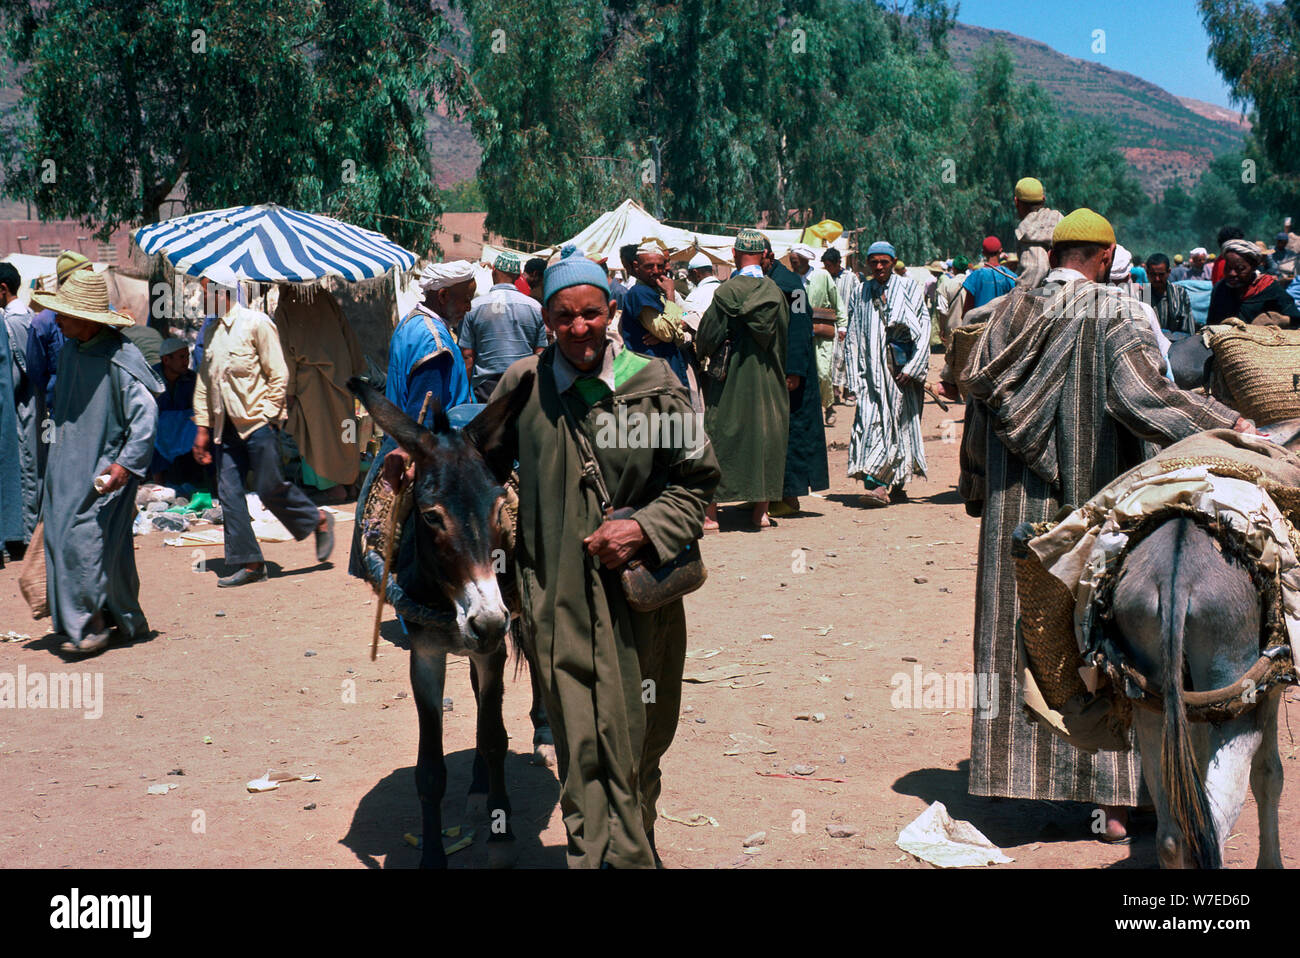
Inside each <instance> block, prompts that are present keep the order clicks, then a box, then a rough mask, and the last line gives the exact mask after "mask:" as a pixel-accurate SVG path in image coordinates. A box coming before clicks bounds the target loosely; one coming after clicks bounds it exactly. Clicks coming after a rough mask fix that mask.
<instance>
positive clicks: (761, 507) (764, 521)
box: [749, 502, 772, 529]
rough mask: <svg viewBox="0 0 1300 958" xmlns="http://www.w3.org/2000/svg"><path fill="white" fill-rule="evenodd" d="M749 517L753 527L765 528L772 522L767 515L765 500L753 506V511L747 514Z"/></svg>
mask: <svg viewBox="0 0 1300 958" xmlns="http://www.w3.org/2000/svg"><path fill="white" fill-rule="evenodd" d="M749 518H750V522H752V523H753V525H754V528H755V529H766V528H767V527H768V526H770V525H771V524H772V520H771V519H769V518H768V517H767V503H766V502H760V503H758V504H757V505H756V506H754V511H753V512H751V513H750V514H749Z"/></svg>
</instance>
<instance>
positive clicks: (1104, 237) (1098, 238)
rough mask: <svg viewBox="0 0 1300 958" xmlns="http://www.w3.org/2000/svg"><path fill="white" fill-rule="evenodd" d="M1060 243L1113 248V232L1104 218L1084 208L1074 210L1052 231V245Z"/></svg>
mask: <svg viewBox="0 0 1300 958" xmlns="http://www.w3.org/2000/svg"><path fill="white" fill-rule="evenodd" d="M1061 243H1100V244H1101V245H1102V246H1113V245H1114V244H1115V230H1114V228H1113V227H1112V226H1111V225H1110V221H1109V220H1107V219H1106V217H1104V216H1102V215H1101V214H1100V213H1094V212H1093V211H1092V210H1090V209H1087V208H1086V207H1085V208H1083V209H1077V210H1075V211H1074V212H1073V213H1071V214H1070V215H1069V216H1067V217H1065V218H1063V219H1062V220H1061V222H1059V223H1057V224H1056V229H1055V230H1053V231H1052V245H1053V246H1057V245H1059V244H1061Z"/></svg>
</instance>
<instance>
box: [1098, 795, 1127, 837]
mask: <svg viewBox="0 0 1300 958" xmlns="http://www.w3.org/2000/svg"><path fill="white" fill-rule="evenodd" d="M1101 810H1102V812H1103V813H1104V814H1105V816H1106V827H1105V829H1104V830H1103V831H1102V833H1101V835H1099V836H1098V838H1099V839H1100V840H1101V841H1103V842H1105V843H1106V844H1108V845H1127V844H1128V842H1129V835H1128V811H1129V810H1128V808H1127V807H1125V806H1123V805H1102V806H1101Z"/></svg>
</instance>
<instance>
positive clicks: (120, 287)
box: [0, 253, 149, 325]
mask: <svg viewBox="0 0 1300 958" xmlns="http://www.w3.org/2000/svg"><path fill="white" fill-rule="evenodd" d="M0 262H5V263H12V264H13V266H14V268H15V269H17V270H18V277H19V279H21V280H22V286H21V288H20V289H19V290H18V298H19V299H20V300H22V301H23V302H24V303H30V302H31V296H32V290H34V289H36V288H37V287H38V286H42V285H43V286H44V287H45V288H46V289H54V286H55V282H56V280H57V275H56V266H57V265H58V258H57V257H54V256H32V255H30V254H28V253H10V254H9V255H8V256H6V257H5V258H4V259H3V260H2V261H0ZM90 268H91V269H93V270H94V271H95V272H96V273H103V274H104V275H105V279H106V280H107V282H108V300H109V302H110V303H111V304H112V306H113V308H114V309H118V310H121V311H122V312H125V313H129V314H130V315H131V317H132V318H133V319H135V321H136V325H144V324H145V323H147V322H148V314H149V283H148V281H147V280H143V279H136V278H135V277H133V276H123V275H122V274H121V273H119V272H118V271H117V270H116V269H114V268H113V267H112V266H109V265H108V264H107V263H93V262H92V263H91V264H90Z"/></svg>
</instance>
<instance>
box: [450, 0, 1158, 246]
mask: <svg viewBox="0 0 1300 958" xmlns="http://www.w3.org/2000/svg"><path fill="white" fill-rule="evenodd" d="M550 2H551V0H540V2H537V3H527V4H522V3H520V2H518V0H462V6H463V8H464V9H465V11H466V25H467V27H468V34H469V35H468V38H467V46H468V48H469V50H470V51H471V52H470V54H469V56H470V58H471V63H472V68H471V69H470V70H469V71H467V73H466V75H465V76H464V78H463V79H464V81H465V83H464V90H462V95H463V96H464V97H465V99H466V101H467V102H469V104H470V107H469V110H468V115H469V116H470V118H471V121H472V122H473V123H474V130H475V134H476V136H477V137H478V138H479V140H480V142H481V143H482V144H483V147H484V157H483V168H482V170H481V172H480V183H481V185H482V187H483V195H484V199H485V202H486V205H487V207H488V226H489V228H492V229H495V230H498V231H500V232H502V233H504V234H506V235H507V236H515V237H519V238H522V239H527V240H533V241H537V242H546V243H549V242H554V241H556V240H557V239H560V238H562V237H564V236H568V235H572V233H573V232H576V231H577V229H579V228H581V227H582V226H583V225H585V223H586V222H588V221H589V220H590V218H591V217H592V216H594V215H595V214H597V213H598V212H600V211H601V210H604V209H608V208H610V207H611V206H612V205H614V204H616V203H617V202H619V201H621V200H622V199H624V198H626V197H627V196H632V197H634V198H636V199H638V200H640V201H641V202H642V203H643V204H644V205H645V206H646V207H647V208H648V209H652V210H653V209H654V207H655V199H656V196H655V188H656V186H661V187H662V199H663V204H664V210H665V215H666V217H667V218H669V219H672V220H676V221H684V222H697V223H703V224H713V227H712V231H715V232H716V231H720V229H721V228H722V227H723V226H737V225H744V224H753V223H757V222H766V223H767V224H768V225H771V226H795V225H805V224H807V223H810V222H814V221H816V220H820V219H823V218H832V219H836V220H839V221H840V222H843V223H845V224H848V225H851V226H854V227H858V228H861V229H862V230H863V234H864V235H865V236H869V237H871V238H876V237H879V236H885V235H887V236H888V237H889V238H890V239H891V240H892V241H893V242H894V243H895V245H897V246H898V247H899V248H900V249H901V250H902V251H903V254H904V256H905V257H907V258H908V259H910V260H917V259H922V258H926V259H928V258H930V257H932V256H935V255H938V254H940V253H942V252H952V251H956V250H960V249H973V248H976V247H977V246H978V242H979V239H980V238H982V237H983V236H984V235H985V234H986V233H989V232H997V233H999V234H1000V235H1002V236H1005V237H1007V238H1008V239H1009V238H1010V234H1011V232H1012V230H1013V228H1014V225H1015V220H1014V209H1013V207H1012V205H1011V193H1012V187H1013V186H1014V184H1015V181H1016V180H1017V179H1018V178H1019V177H1020V176H1023V175H1028V174H1032V175H1037V176H1039V177H1040V178H1042V179H1044V181H1050V182H1052V183H1053V184H1054V186H1053V187H1052V189H1053V192H1054V197H1053V198H1054V199H1055V200H1057V201H1059V202H1061V203H1065V202H1075V201H1077V202H1078V203H1079V204H1080V205H1082V204H1083V203H1087V204H1088V205H1090V206H1093V207H1094V208H1097V209H1099V210H1101V211H1103V212H1107V213H1108V214H1110V215H1123V214H1124V213H1127V212H1131V211H1133V210H1135V209H1136V208H1137V207H1138V206H1139V205H1140V204H1141V201H1142V198H1141V194H1140V192H1139V190H1138V186H1137V184H1136V182H1135V181H1134V180H1133V178H1132V176H1131V174H1129V172H1128V167H1127V164H1126V163H1125V161H1124V159H1123V157H1122V156H1121V155H1120V154H1119V153H1118V151H1117V150H1116V148H1115V141H1114V137H1113V136H1111V135H1109V134H1108V133H1107V132H1106V131H1104V130H1102V129H1100V128H1099V127H1098V126H1097V125H1095V124H1093V125H1089V124H1083V123H1080V122H1076V121H1067V120H1065V119H1063V118H1062V117H1060V116H1059V115H1058V114H1057V112H1056V110H1055V108H1054V106H1053V105H1052V103H1051V101H1050V100H1049V99H1048V97H1047V96H1046V95H1045V94H1044V93H1043V92H1042V91H1041V90H1039V89H1037V88H1036V87H1034V86H1032V85H1021V84H1018V83H1017V82H1016V81H1015V80H1014V77H1013V75H1012V73H1013V71H1012V63H1011V58H1010V55H1009V54H1008V53H1007V52H1006V51H1005V50H999V51H992V52H989V53H987V54H986V55H985V56H984V57H983V58H982V59H981V61H980V65H979V68H978V69H977V71H976V75H975V76H974V77H973V78H965V77H963V76H962V75H961V74H959V73H958V72H957V71H956V69H955V68H954V67H953V65H952V63H951V62H950V60H949V58H948V55H947V51H946V48H945V42H946V37H947V34H948V31H949V30H950V29H951V27H952V25H953V23H954V22H955V12H956V8H955V6H954V5H953V4H950V3H946V2H943V0H914V2H910V3H906V4H901V5H899V4H893V3H890V4H889V5H888V8H887V6H886V5H885V4H882V3H872V2H861V0H779V2H774V0H607V2H604V3H602V2H599V0H583V2H582V3H581V4H580V9H575V11H574V13H573V15H572V17H571V18H570V19H568V20H565V19H564V18H557V17H556V16H555V11H554V10H553V9H551V8H550V6H549V3H550ZM494 31H497V32H495V33H494ZM519 36H524V37H526V38H527V46H526V47H525V46H524V44H521V43H519V42H517V41H516V39H515V38H517V37H519ZM494 42H495V49H494ZM539 49H540V50H545V51H547V52H546V54H545V55H544V56H533V55H532V52H533V51H535V50H539ZM561 90H563V95H560V93H559V91H561ZM466 91H470V92H466ZM474 97H477V98H479V99H480V101H481V102H480V103H479V105H477V106H475V105H474V103H473V98H474ZM656 149H657V152H656ZM584 155H585V156H591V155H603V156H609V157H613V159H610V160H608V161H606V165H605V166H603V167H602V166H599V165H597V164H593V163H592V162H590V161H587V160H584V159H583V156H584ZM629 171H630V172H632V173H633V174H634V175H633V176H631V177H628V176H627V175H626V173H627V172H629ZM647 172H648V174H649V175H647ZM637 173H640V174H641V175H639V176H638V175H636V174H637ZM704 228H709V227H704Z"/></svg>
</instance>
